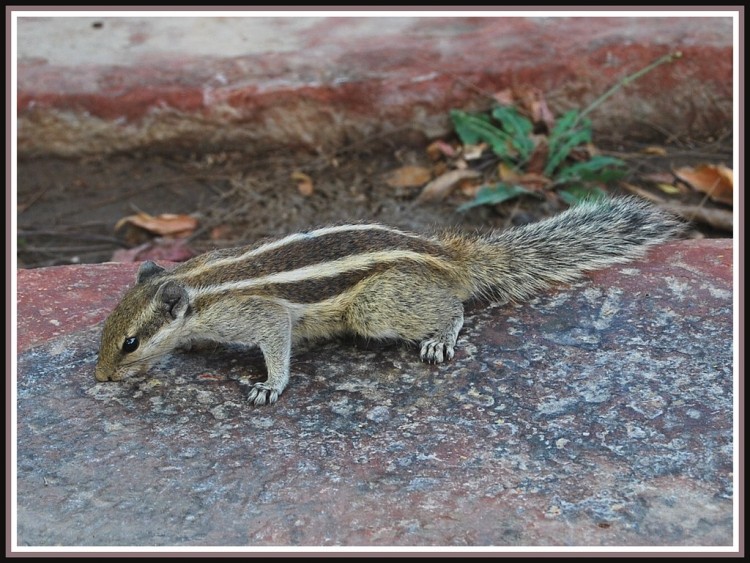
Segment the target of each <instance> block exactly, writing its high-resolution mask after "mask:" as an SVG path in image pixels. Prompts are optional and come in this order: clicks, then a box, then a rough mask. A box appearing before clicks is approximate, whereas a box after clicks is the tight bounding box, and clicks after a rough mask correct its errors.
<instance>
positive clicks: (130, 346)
mask: <svg viewBox="0 0 750 563" xmlns="http://www.w3.org/2000/svg"><path fill="white" fill-rule="evenodd" d="M137 349H138V337H137V336H131V337H130V338H126V339H125V342H123V343H122V351H123V352H125V353H126V354H130V353H131V352H135V351H136V350H137Z"/></svg>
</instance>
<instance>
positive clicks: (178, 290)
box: [156, 281, 190, 319]
mask: <svg viewBox="0 0 750 563" xmlns="http://www.w3.org/2000/svg"><path fill="white" fill-rule="evenodd" d="M156 299H157V300H158V301H160V302H161V303H163V304H164V310H165V311H166V313H167V314H168V315H169V316H170V317H171V318H172V319H176V318H178V317H182V316H184V315H185V314H186V313H187V311H188V310H189V308H190V303H189V302H188V294H187V291H186V290H185V288H184V287H182V286H181V285H180V284H178V283H177V282H176V281H168V282H165V283H163V284H162V286H161V287H160V288H159V291H158V292H157V294H156Z"/></svg>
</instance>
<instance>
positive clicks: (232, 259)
mask: <svg viewBox="0 0 750 563" xmlns="http://www.w3.org/2000/svg"><path fill="white" fill-rule="evenodd" d="M370 230H373V231H388V232H391V233H395V234H398V235H402V236H405V237H410V238H421V237H419V236H418V235H415V234H411V233H406V232H403V231H399V230H398V229H394V228H391V227H386V226H385V225H378V224H364V225H339V226H336V227H323V228H321V229H316V230H314V231H310V232H309V233H295V234H293V235H289V236H286V237H284V238H282V239H279V240H275V241H272V242H269V243H266V244H262V245H261V246H259V247H258V248H253V249H251V250H248V251H247V252H244V253H242V254H240V255H239V256H229V257H224V258H218V259H216V260H213V261H212V262H207V263H205V264H203V265H201V266H200V267H197V268H193V269H191V270H187V271H185V272H182V273H180V274H173V275H174V277H176V278H187V277H193V276H197V275H199V274H202V273H204V272H205V271H207V270H210V269H213V268H214V267H223V266H228V265H230V264H236V263H237V262H243V261H245V260H248V259H249V258H254V257H257V256H260V255H261V254H265V253H266V252H271V251H272V250H276V249H278V248H282V247H284V246H287V245H290V244H292V243H295V242H297V241H300V240H307V239H311V238H317V237H322V236H325V235H328V234H331V233H341V232H348V231H370ZM302 269H304V268H302ZM238 283H241V282H238ZM278 283H285V282H278Z"/></svg>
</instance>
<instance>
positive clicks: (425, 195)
mask: <svg viewBox="0 0 750 563" xmlns="http://www.w3.org/2000/svg"><path fill="white" fill-rule="evenodd" d="M479 177H481V174H480V173H479V172H477V171H476V170H451V171H450V172H446V173H445V174H443V175H441V176H439V177H437V178H435V179H434V180H433V181H432V182H430V183H429V184H427V185H426V186H425V187H424V189H423V190H422V193H420V194H419V196H418V197H417V203H425V202H427V201H442V200H444V199H445V198H446V197H448V195H450V193H451V192H452V191H453V190H454V189H455V188H456V187H457V186H459V185H460V184H461V182H463V181H465V180H473V179H476V178H479Z"/></svg>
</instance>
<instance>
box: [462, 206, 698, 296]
mask: <svg viewBox="0 0 750 563" xmlns="http://www.w3.org/2000/svg"><path fill="white" fill-rule="evenodd" d="M684 229H685V224H684V223H683V222H682V221H680V220H679V219H678V218H676V217H674V216H673V215H671V214H668V213H666V212H664V211H662V210H660V209H659V208H657V207H655V206H653V205H651V204H649V203H647V202H645V201H642V200H639V199H635V198H630V197H627V198H615V199H609V200H603V201H602V200H598V201H589V202H584V203H581V204H580V205H578V206H576V207H573V208H571V209H569V210H567V211H565V212H564V213H561V214H560V215H557V216H555V217H552V218H550V219H546V220H544V221H540V222H538V223H533V224H530V225H525V226H523V227H515V228H511V229H508V230H505V231H495V232H493V233H490V234H489V235H485V236H481V237H479V238H477V239H476V240H475V241H473V245H474V248H473V249H467V250H469V254H468V256H467V258H468V263H467V265H466V266H467V270H468V272H469V276H470V278H471V279H472V285H473V286H474V287H473V288H472V291H473V294H474V295H475V296H492V297H494V298H496V299H499V300H501V301H508V300H521V299H524V298H526V297H529V296H531V295H533V294H534V293H537V292H538V291H540V290H542V289H545V288H547V287H549V286H550V285H552V284H554V283H559V282H570V281H573V280H575V279H576V278H578V277H580V275H581V274H582V273H583V272H585V271H587V270H597V269H602V268H606V267H608V266H610V265H612V264H616V263H622V262H627V261H629V260H631V259H633V258H638V257H641V256H643V255H644V254H645V253H646V251H647V250H648V249H649V248H650V247H652V246H656V245H658V244H661V243H663V242H665V241H667V240H669V239H671V238H674V237H675V236H677V235H678V234H679V233H681V232H682V231H684Z"/></svg>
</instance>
